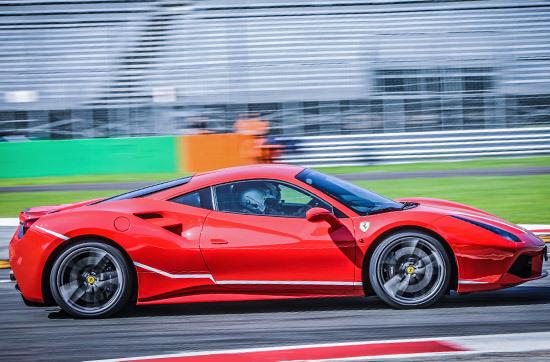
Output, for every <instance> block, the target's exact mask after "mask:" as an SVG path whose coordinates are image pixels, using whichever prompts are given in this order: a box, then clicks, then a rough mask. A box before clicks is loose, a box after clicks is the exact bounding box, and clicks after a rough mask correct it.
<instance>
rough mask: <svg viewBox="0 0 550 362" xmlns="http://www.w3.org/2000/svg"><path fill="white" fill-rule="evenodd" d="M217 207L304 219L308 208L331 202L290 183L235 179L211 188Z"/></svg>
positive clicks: (234, 211)
mask: <svg viewBox="0 0 550 362" xmlns="http://www.w3.org/2000/svg"><path fill="white" fill-rule="evenodd" d="M215 194H216V203H217V209H218V210H219V211H224V212H232V213H239V214H253V215H265V216H282V217H294V218H304V217H305V216H306V212H307V211H308V210H309V209H311V208H312V207H322V208H325V209H327V210H330V211H332V207H331V205H329V204H327V203H326V202H324V201H323V200H321V199H319V198H317V197H315V196H313V195H310V194H309V193H306V192H304V191H302V190H299V189H297V188H294V187H292V186H290V185H286V184H284V183H280V182H277V181H271V180H252V181H239V182H233V183H229V184H224V185H219V186H216V188H215Z"/></svg>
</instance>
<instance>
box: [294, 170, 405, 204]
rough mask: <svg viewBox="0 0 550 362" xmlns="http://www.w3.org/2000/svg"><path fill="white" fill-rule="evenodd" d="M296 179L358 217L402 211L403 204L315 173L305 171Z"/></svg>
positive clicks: (337, 179) (334, 178) (335, 178)
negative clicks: (353, 212) (334, 200)
mask: <svg viewBox="0 0 550 362" xmlns="http://www.w3.org/2000/svg"><path fill="white" fill-rule="evenodd" d="M296 178H297V179H298V180H300V181H302V182H305V183H306V184H308V185H311V186H313V187H315V188H316V189H317V190H319V191H321V192H323V193H325V194H327V195H328V196H330V197H332V198H334V199H336V200H338V201H339V202H341V203H342V204H344V205H346V206H347V207H349V208H350V209H352V210H353V211H355V212H356V213H358V214H359V215H368V214H375V213H379V212H385V211H392V210H402V209H403V204H401V203H399V202H396V201H393V200H390V199H387V198H385V197H383V196H380V195H378V194H375V193H374V192H371V191H368V190H365V189H364V188H361V187H359V186H356V185H354V184H352V183H349V182H347V181H344V180H341V179H339V178H337V177H333V176H329V175H325V174H323V173H320V172H317V171H313V170H310V169H305V170H303V171H302V172H300V173H299V174H298V175H297V176H296Z"/></svg>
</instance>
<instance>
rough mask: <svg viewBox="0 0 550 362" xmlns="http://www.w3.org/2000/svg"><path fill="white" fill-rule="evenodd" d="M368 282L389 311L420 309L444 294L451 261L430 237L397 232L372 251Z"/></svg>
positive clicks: (418, 233) (441, 247)
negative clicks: (389, 308)
mask: <svg viewBox="0 0 550 362" xmlns="http://www.w3.org/2000/svg"><path fill="white" fill-rule="evenodd" d="M369 281H370V285H371V286H372V288H373V290H374V292H375V293H376V295H377V296H378V297H379V298H380V299H382V301H384V302H385V303H386V304H388V305H389V306H391V307H393V308H397V309H412V308H424V307H428V306H430V305H432V304H434V303H436V302H437V301H439V300H440V299H441V298H442V297H443V295H445V293H446V292H447V291H448V289H449V284H450V282H451V262H450V260H449V256H448V255H447V252H446V251H445V248H444V247H443V245H441V242H439V241H438V240H437V239H435V238H433V237H432V236H430V235H428V234H425V233H422V232H416V231H405V232H399V233H396V234H393V235H390V236H388V237H387V238H386V239H384V240H383V241H382V242H381V243H380V244H379V245H378V246H377V247H376V249H375V250H374V253H373V254H372V257H371V261H370V264H369Z"/></svg>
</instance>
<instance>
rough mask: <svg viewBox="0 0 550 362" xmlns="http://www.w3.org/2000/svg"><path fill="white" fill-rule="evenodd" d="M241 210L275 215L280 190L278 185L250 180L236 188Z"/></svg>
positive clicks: (279, 200)
mask: <svg viewBox="0 0 550 362" xmlns="http://www.w3.org/2000/svg"><path fill="white" fill-rule="evenodd" d="M237 192H238V196H237V199H238V201H239V204H240V207H241V208H242V210H241V211H242V212H244V213H247V214H259V215H265V214H270V215H277V214H282V212H281V210H280V204H281V191H280V190H279V187H278V186H276V185H274V184H272V183H268V182H254V183H252V182H250V183H247V184H246V185H245V186H243V187H242V188H241V189H239V190H237Z"/></svg>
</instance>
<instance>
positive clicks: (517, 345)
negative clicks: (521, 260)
mask: <svg viewBox="0 0 550 362" xmlns="http://www.w3.org/2000/svg"><path fill="white" fill-rule="evenodd" d="M549 340H550V332H536V333H511V334H491V335H476V336H456V337H432V338H415V339H392V340H375V341H362V342H342V343H321V344H308V345H298V346H277V347H266V348H241V349H230V350H213V351H201V352H183V353H171V354H165V355H151V356H141V357H128V358H119V359H108V360H97V361H96V362H100V361H101V362H111V361H130V360H144V361H146V360H149V359H162V358H178V357H192V356H197V357H198V356H207V355H225V354H228V353H232V354H235V353H238V354H240V353H250V352H269V351H281V350H293V349H303V348H323V347H345V346H354V345H363V344H382V343H408V342H423V341H437V342H446V343H449V344H451V345H454V346H456V347H459V348H461V349H463V350H464V351H457V352H435V353H416V354H399V355H395V354H387V355H378V356H364V357H349V358H337V359H328V360H327V359H317V360H314V361H353V360H371V359H376V360H378V359H391V358H409V357H429V356H443V355H454V354H483V353H520V352H528V351H543V350H550V345H549V344H548V341H549ZM311 361H313V360H311Z"/></svg>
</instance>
